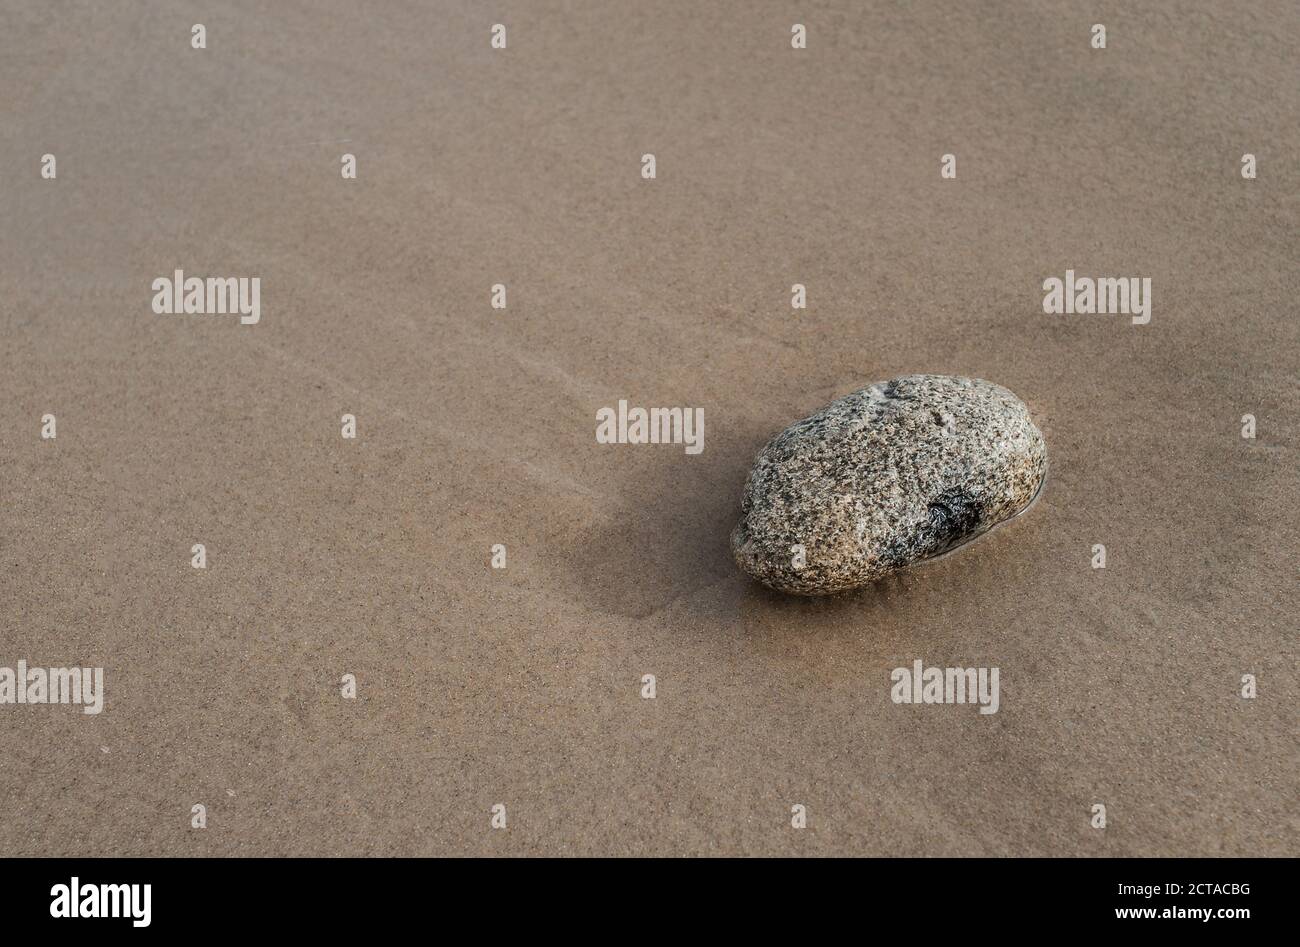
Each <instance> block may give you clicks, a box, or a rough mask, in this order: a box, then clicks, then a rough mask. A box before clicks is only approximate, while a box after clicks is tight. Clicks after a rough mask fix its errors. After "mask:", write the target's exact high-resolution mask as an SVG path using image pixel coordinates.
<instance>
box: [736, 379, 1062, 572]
mask: <svg viewBox="0 0 1300 947" xmlns="http://www.w3.org/2000/svg"><path fill="white" fill-rule="evenodd" d="M1046 474H1047V448H1046V445H1045V444H1044V442H1043V435H1042V434H1041V433H1039V430H1038V428H1037V427H1035V426H1034V422H1033V421H1032V420H1031V419H1030V416H1029V409H1028V408H1027V407H1026V406H1025V403H1024V402H1023V401H1021V400H1020V399H1019V398H1017V397H1016V396H1015V395H1013V394H1012V393H1011V392H1010V391H1008V390H1007V389H1005V388H1003V387H1001V386H1000V385H995V384H993V383H991V382H987V381H982V380H980V379H977V378H956V377H952V376H948V375H905V376H903V377H901V378H895V379H893V380H892V381H886V382H879V383H877V384H874V385H869V386H868V387H866V388H862V389H860V390H859V391H855V392H853V393H852V394H850V395H845V396H844V397H843V398H840V399H839V400H837V401H833V402H831V403H830V404H829V405H827V406H826V407H824V408H822V409H821V410H820V411H818V412H817V413H816V414H814V415H812V416H811V417H807V418H804V419H803V420H802V421H799V422H797V423H795V424H793V425H791V426H790V427H788V428H786V429H785V430H784V431H782V432H781V433H780V434H778V435H777V436H776V437H774V438H772V440H771V441H769V442H768V444H767V446H766V447H764V448H763V449H762V450H761V451H759V453H758V457H757V458H756V459H755V461H754V467H753V470H751V471H750V474H749V480H748V481H747V482H746V484H745V492H744V495H743V497H742V499H741V507H740V508H741V518H740V522H739V523H738V524H737V525H736V528H735V530H734V531H733V532H732V534H731V549H732V553H733V554H734V555H735V557H736V563H737V564H738V565H739V566H740V568H741V569H742V570H743V571H744V572H746V573H747V574H749V575H751V576H753V577H754V578H755V579H758V580H759V581H760V582H762V583H763V584H764V585H767V586H770V587H771V588H773V589H777V590H778V591H781V592H789V593H793V594H795V595H826V594H830V593H832V592H843V591H847V590H849V589H855V588H859V587H861V586H864V585H867V584H869V583H871V582H874V581H876V580H877V579H881V578H884V577H885V576H888V575H891V574H893V573H896V572H898V571H900V570H902V569H906V568H907V567H909V566H913V565H916V564H917V563H920V562H925V561H927V560H930V559H934V558H935V557H937V556H941V555H943V554H945V553H947V552H951V551H952V550H954V549H956V548H957V547H958V546H961V545H964V544H965V543H968V542H970V541H971V540H972V539H974V538H975V537H977V536H979V535H980V534H982V533H984V532H986V531H988V530H989V529H992V528H993V527H994V526H997V525H999V524H1001V523H1004V522H1006V521H1007V520H1009V519H1011V518H1012V517H1013V516H1016V515H1017V514H1019V513H1022V512H1024V511H1025V510H1026V509H1028V507H1029V506H1030V504H1031V503H1033V501H1034V500H1035V498H1036V497H1037V496H1038V492H1039V490H1040V489H1041V488H1042V485H1043V480H1044V478H1045V477H1046Z"/></svg>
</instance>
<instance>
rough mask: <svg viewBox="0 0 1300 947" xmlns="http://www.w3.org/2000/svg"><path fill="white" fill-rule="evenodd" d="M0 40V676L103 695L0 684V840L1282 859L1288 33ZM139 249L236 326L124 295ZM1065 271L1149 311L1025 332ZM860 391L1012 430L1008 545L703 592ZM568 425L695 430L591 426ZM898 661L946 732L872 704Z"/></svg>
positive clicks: (53, 22) (1294, 532) (20, 845)
mask: <svg viewBox="0 0 1300 947" xmlns="http://www.w3.org/2000/svg"><path fill="white" fill-rule="evenodd" d="M0 20H3V23H4V26H3V29H0V53H2V54H0V90H3V92H2V93H0V161H3V168H4V175H3V181H2V182H0V262H2V263H3V265H0V331H2V333H3V341H4V344H3V349H2V351H0V509H2V510H3V520H2V521H0V527H2V528H0V628H2V629H3V638H2V639H0V645H2V647H0V666H7V667H13V666H14V665H15V663H16V662H17V661H18V660H19V659H23V660H25V661H27V662H28V663H29V664H30V665H45V666H73V665H78V666H102V667H103V668H104V679H105V689H106V700H105V706H104V710H103V712H102V713H100V714H98V715H85V714H83V713H81V712H80V711H79V710H78V708H76V707H72V706H16V705H3V706H0V759H2V760H3V765H0V851H3V852H5V853H6V854H59V855H77V854H93V855H146V854H170V855H254V854H273V855H290V854H292V855H299V854H364V855H381V854H383V855H416V854H467V855H482V854H516V855H521V854H522V855H533V854H561V855H564V854H613V855H632V854H708V855H715V854H718V855H720V854H749V855H758V854H777V855H796V854H799V855H805V854H806V855H829V854H865V855H977V854H991V855H1015V854H1030V855H1219V854H1226V855H1248V854H1265V855H1295V854H1298V853H1300V845H1298V844H1297V839H1298V838H1300V821H1298V819H1297V815H1296V809H1295V805H1294V803H1295V799H1296V798H1297V772H1298V770H1300V765H1298V763H1300V760H1298V757H1297V741H1296V730H1295V708H1296V701H1297V696H1298V695H1297V687H1296V678H1295V671H1296V648H1295V641H1296V630H1297V617H1296V616H1297V604H1300V603H1298V602H1297V588H1296V586H1297V582H1296V579H1297V566H1296V563H1297V556H1296V553H1297V550H1298V549H1300V528H1298V524H1297V512H1296V511H1297V499H1300V496H1298V494H1300V490H1298V489H1297V476H1296V473H1297V469H1298V468H1300V456H1298V448H1300V443H1298V440H1297V437H1298V435H1300V425H1298V424H1297V420H1296V418H1297V410H1300V396H1298V394H1297V386H1296V377H1297V368H1298V367H1300V319H1298V316H1300V312H1298V311H1297V309H1298V306H1297V302H1298V295H1297V293H1298V290H1297V287H1300V282H1298V281H1297V260H1298V254H1297V250H1298V247H1300V163H1297V155H1300V122H1297V120H1296V117H1297V115H1300V71H1298V70H1297V62H1298V57H1297V49H1300V6H1297V4H1296V3H1294V2H1293V0H1278V2H1258V3H1252V2H1247V3H1243V4H1232V5H1225V4H1223V3H1219V2H1214V0H1196V2H1180V3H1167V4H1164V3H1161V4H1143V5H1140V6H1137V7H1135V6H1133V5H1131V4H1121V3H1108V2H1099V3H1094V4H1091V5H1088V7H1087V9H1084V7H1082V6H1080V5H1079V4H1078V3H1073V2H1068V0H1035V2H1021V3H1010V2H1007V3H991V4H958V3H950V2H927V3H901V2H900V3H894V2H888V3H879V4H876V3H872V4H866V3H848V2H844V3H827V2H814V3H811V4H808V5H807V6H806V7H801V8H800V9H799V10H798V11H797V12H796V11H794V10H793V8H791V7H790V6H789V5H788V4H784V3H777V2H766V0H764V2H739V0H734V2H733V0H727V2H723V3H699V2H685V0H681V2H679V0H650V2H646V3H633V2H630V0H629V2H618V3H612V2H606V0H600V2H596V0H573V2H558V0H528V2H513V0H502V2H499V3H497V4H495V5H493V6H491V9H490V10H489V9H488V8H486V7H485V6H484V5H483V4H482V3H478V2H457V3H450V2H437V3H412V2H393V3H384V4H374V5H371V4H365V5H363V4H357V3H353V2H342V0H329V2H313V3H296V2H284V3H279V2H277V3H261V2H251V0H238V2H231V3H223V4H219V5H213V4H207V3H197V2H175V3H162V2H132V3H112V4H104V3H90V2H68V3H58V4H45V3H31V2H20V0H0ZM498 22H499V23H503V24H505V25H506V26H507V28H508V46H507V48H506V49H504V50H495V51H494V50H493V49H492V48H491V47H490V30H491V26H492V24H493V23H498ZM795 22H801V23H804V24H806V25H807V27H808V48H807V49H806V50H793V49H791V46H790V38H791V33H790V27H791V24H792V23H795ZM1094 22H1099V23H1104V24H1106V26H1107V29H1108V43H1107V49H1105V50H1094V49H1092V48H1090V45H1089V26H1090V25H1091V24H1092V23H1094ZM195 23H202V24H204V25H205V26H206V28H207V48H206V49H205V50H194V49H192V48H191V45H190V36H191V30H190V28H191V25H192V24H195ZM46 153H51V154H54V155H55V156H56V157H57V177H56V178H55V179H54V180H47V179H43V178H42V177H41V173H40V170H41V160H42V155H44V154H46ZM345 153H351V154H354V155H355V156H356V159H357V172H358V173H357V177H356V179H355V180H345V179H343V178H342V176H341V173H340V161H341V156H342V155H343V154H345ZM647 153H652V154H654V155H655V156H656V177H655V179H654V180H646V179H643V177H642V175H641V167H642V164H641V158H642V155H644V154H647ZM946 153H952V154H954V155H955V156H956V161H957V177H956V179H954V180H945V179H942V178H941V177H940V167H941V163H940V159H941V156H942V155H944V154H946ZM1244 153H1252V154H1254V155H1256V156H1257V159H1258V177H1257V179H1255V180H1244V179H1243V178H1242V176H1241V174H1240V161H1241V156H1242V155H1243V154H1244ZM178 268H181V269H183V270H184V271H185V272H186V273H192V274H195V275H200V276H232V277H258V278H260V280H261V303H260V305H261V312H260V321H259V322H258V323H257V324H256V325H242V324H240V320H239V317H238V316H236V315H228V314H227V315H194V314H190V315H186V314H171V315H162V314H157V313H155V312H154V311H153V310H152V309H151V303H150V300H151V298H152V295H153V294H152V291H151V288H150V287H151V284H152V281H153V280H155V279H156V278H158V277H170V276H171V275H172V273H173V272H174V271H175V270H176V269H178ZM1067 269H1072V270H1074V271H1075V272H1076V273H1078V274H1080V275H1087V276H1090V277H1101V276H1114V277H1148V278H1150V279H1151V280H1152V286H1153V290H1152V294H1153V295H1152V309H1151V319H1150V322H1149V323H1147V324H1145V325H1136V324H1133V323H1132V321H1131V320H1130V319H1129V317H1128V316H1127V315H1115V314H1112V315H1086V314H1062V315H1048V314H1045V313H1044V311H1043V288H1042V286H1043V281H1044V280H1045V279H1047V278H1049V277H1057V278H1064V276H1065V273H1066V270H1067ZM497 283H501V284H504V285H505V286H506V287H507V289H508V297H507V298H508V305H507V308H506V309H504V310H497V309H493V308H492V306H491V305H490V299H491V288H492V286H493V285H494V284H497ZM795 283H800V284H803V285H805V286H806V288H807V302H808V305H807V309H806V310H794V309H792V307H791V298H792V289H791V287H792V285H793V284H795ZM910 373H937V374H946V375H959V376H967V377H975V378H986V379H989V380H991V381H994V382H996V383H998V384H1000V385H1003V386H1005V387H1006V388H1007V389H1009V390H1010V391H1013V392H1015V394H1016V395H1017V396H1019V397H1020V398H1022V399H1024V401H1025V402H1026V403H1027V404H1028V406H1029V408H1030V411H1031V415H1032V417H1033V419H1034V422H1035V423H1036V424H1037V425H1038V427H1039V428H1040V429H1041V430H1042V433H1043V436H1044V438H1045V440H1046V443H1047V445H1048V450H1049V453H1050V458H1051V472H1050V475H1049V477H1048V480H1047V484H1046V486H1045V488H1044V490H1043V492H1042V495H1041V497H1040V498H1039V500H1038V501H1037V504H1036V505H1035V507H1034V509H1033V510H1032V511H1031V513H1030V514H1029V515H1027V516H1024V517H1021V518H1020V519H1019V520H1017V521H1016V522H1015V523H1013V524H1011V525H1009V526H1008V527H1007V528H1005V529H998V530H995V531H993V532H991V533H990V534H988V536H986V537H984V538H982V539H981V540H980V541H979V542H978V543H974V544H972V545H971V546H970V547H969V548H966V549H964V550H962V551H961V552H960V553H958V554H954V555H950V556H947V557H944V558H942V559H939V560H937V561H935V562H933V563H930V564H927V565H924V566H922V567H920V568H918V569H916V570H909V571H908V572H906V573H903V574H901V575H899V576H897V577H894V578H891V579H888V580H885V581H883V582H881V583H879V584H878V585H876V586H874V587H872V588H869V589H867V590H864V591H861V592H857V593H852V594H849V595H844V596H837V597H833V598H827V599H801V598H795V597H788V596H783V595H780V594H777V593H774V592H770V591H768V590H766V589H764V588H763V587H762V586H760V585H759V584H757V583H756V582H754V581H753V580H751V579H749V578H748V577H746V576H745V575H743V574H742V573H741V572H740V571H739V570H738V569H737V567H736V564H735V562H734V561H733V559H732V555H731V552H730V548H729V533H730V531H731V529H732V527H733V526H734V525H735V523H736V521H737V518H738V516H739V512H740V498H741V491H742V488H743V486H744V483H745V479H746V476H747V474H748V471H749V469H750V466H751V464H752V462H753V459H754V457H755V454H756V452H757V451H758V450H759V448H761V447H762V446H763V444H765V443H766V442H767V441H768V440H769V439H770V438H771V437H772V436H773V435H774V434H776V433H777V432H779V431H781V430H782V429H783V428H785V427H787V426H788V425H790V424H791V423H792V422H794V421H795V420H797V419H799V418H802V417H806V416H807V415H809V414H810V413H811V412H813V411H815V410H817V409H818V408H820V407H822V406H824V405H826V404H827V403H828V402H830V401H831V400H832V399H834V398H836V397H839V396H841V395H844V394H846V393H848V392H851V391H853V390H855V389H857V388H860V387H862V386H863V385H866V384H869V383H871V382H873V381H877V380H880V379H888V378H894V377H897V376H901V375H906V374H910ZM620 399H626V400H627V401H629V403H631V404H634V405H644V406H688V407H692V408H696V407H698V408H702V409H703V411H704V415H705V418H706V431H705V439H704V449H703V451H702V452H701V453H698V454H694V455H692V454H688V453H687V452H686V451H685V450H683V448H682V446H681V445H680V444H675V445H665V444H658V445H649V444H648V445H634V444H598V443H597V442H596V440H595V438H594V437H593V430H594V427H595V417H596V413H597V411H598V410H600V409H601V408H602V407H607V406H613V405H617V404H618V402H619V400H620ZM47 413H49V414H53V415H55V416H56V418H57V436H56V438H55V439H53V440H46V439H42V438H41V436H40V432H41V427H42V422H41V418H42V416H43V415H45V414H47ZM344 414H352V415H354V416H355V417H356V422H357V437H356V438H355V439H352V440H348V439H344V438H343V437H342V436H341V418H342V416H343V415H344ZM1245 414H1251V415H1253V416H1254V417H1255V418H1256V421H1257V435H1256V437H1255V438H1254V439H1244V438H1243V437H1242V436H1241V427H1242V421H1241V419H1242V416H1243V415H1245ZM195 543H202V544H204V545H205V547H206V554H207V567H206V569H202V570H200V569H194V568H192V566H191V548H192V546H193V545H194V544H195ZM495 544H501V545H504V546H505V547H506V550H507V552H508V560H507V561H508V565H507V568H505V569H503V570H502V569H493V568H491V566H490V559H491V555H492V553H491V549H492V547H493V546H494V545H495ZM1097 544H1102V545H1104V546H1105V548H1106V555H1107V560H1106V568H1104V569H1094V568H1092V565H1091V563H1092V560H1093V556H1094V552H1093V547H1094V546H1095V545H1097ZM918 659H920V660H922V661H924V663H925V664H926V665H933V666H939V667H945V666H963V667H990V668H991V667H997V668H999V669H1000V680H1001V685H1000V686H1001V698H1000V708H999V710H998V712H997V713H995V714H987V715H986V714H980V713H978V712H977V711H976V709H975V708H974V707H972V706H952V705H910V704H898V703H895V702H893V700H892V699H891V691H890V674H891V671H892V670H893V669H894V668H897V667H911V666H912V663H913V662H914V661H915V660H918ZM344 674H353V675H355V676H356V680H357V686H358V692H357V697H356V698H355V699H354V700H348V699H345V698H343V697H342V696H341V694H340V681H341V679H342V676H343V675H344ZM1244 674H1252V675H1255V676H1256V678H1257V681H1258V696H1257V697H1255V698H1254V699H1245V698H1243V697H1242V696H1241V694H1240V691H1241V687H1242V684H1241V680H1242V676H1243V675H1244ZM645 675H653V676H654V679H655V688H656V696H655V697H654V699H646V698H644V697H642V692H643V688H644V684H643V678H644V676H645ZM498 803H501V804H504V805H505V806H506V809H507V812H508V825H507V828H505V829H504V830H502V829H493V828H492V827H491V825H490V818H491V808H492V806H494V805H495V804H498ZM1097 803H1100V804H1104V805H1105V806H1106V807H1107V814H1108V824H1107V827H1106V828H1105V829H1104V830H1099V829H1094V828H1092V827H1091V825H1090V811H1091V807H1092V806H1093V805H1094V804H1097ZM196 804H202V805H204V806H206V809H207V827H206V828H205V829H201V830H200V829H194V828H191V808H192V806H194V805H196ZM794 805H802V806H805V807H806V812H807V828H806V829H804V830H802V831H800V830H796V829H794V828H792V827H791V824H790V823H791V807H792V806H794Z"/></svg>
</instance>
